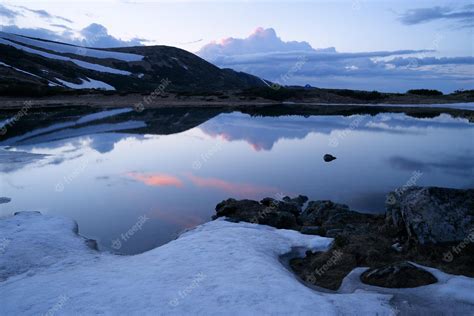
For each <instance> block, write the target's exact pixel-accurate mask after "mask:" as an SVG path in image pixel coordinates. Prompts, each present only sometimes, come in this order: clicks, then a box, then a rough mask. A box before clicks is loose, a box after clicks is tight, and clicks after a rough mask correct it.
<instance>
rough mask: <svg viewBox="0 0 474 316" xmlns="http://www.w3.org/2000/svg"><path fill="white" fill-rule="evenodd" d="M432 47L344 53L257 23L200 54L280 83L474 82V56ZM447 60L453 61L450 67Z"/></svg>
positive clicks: (395, 87)
mask: <svg viewBox="0 0 474 316" xmlns="http://www.w3.org/2000/svg"><path fill="white" fill-rule="evenodd" d="M431 53H434V51H433V50H396V51H374V52H357V53H342V52H338V51H336V49H335V48H334V47H331V48H326V49H314V48H312V47H311V46H310V45H309V44H308V43H307V42H285V41H282V40H281V39H280V38H279V37H278V36H277V34H276V32H275V31H274V30H273V29H262V28H258V29H257V30H256V31H255V32H253V33H252V34H251V35H250V36H249V37H247V38H244V39H236V38H227V39H224V40H221V41H217V42H216V41H214V42H211V43H209V44H207V45H205V46H204V47H203V48H202V49H201V50H200V51H199V52H198V55H199V56H201V57H203V58H204V59H206V60H208V61H210V62H212V63H214V64H216V65H218V66H220V67H225V68H232V69H235V70H238V71H244V72H248V73H251V74H253V75H256V76H259V77H261V78H264V79H267V80H270V81H273V82H277V83H279V84H281V85H305V84H311V85H314V86H320V87H325V88H350V89H364V90H373V89H378V90H381V91H394V92H400V91H406V90H408V89H411V88H414V87H425V88H436V89H441V90H443V91H452V90H455V89H458V88H463V89H472V88H473V87H474V80H473V76H472V71H471V73H470V75H469V71H468V73H466V71H465V68H466V66H469V65H474V58H473V57H453V58H434V57H431V56H429V54H431ZM403 56H405V57H403ZM412 56H422V57H412ZM443 65H450V66H451V68H450V71H449V72H447V71H446V69H443V68H442V66H443ZM461 68H464V69H461Z"/></svg>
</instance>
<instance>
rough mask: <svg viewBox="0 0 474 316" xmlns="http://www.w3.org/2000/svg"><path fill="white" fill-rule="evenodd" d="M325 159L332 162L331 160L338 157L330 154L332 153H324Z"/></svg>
mask: <svg viewBox="0 0 474 316" xmlns="http://www.w3.org/2000/svg"><path fill="white" fill-rule="evenodd" d="M323 159H324V161H326V162H330V161H333V160H335V159H336V157H334V156H333V155H330V154H326V155H324V157H323Z"/></svg>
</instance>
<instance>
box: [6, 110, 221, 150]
mask: <svg viewBox="0 0 474 316" xmlns="http://www.w3.org/2000/svg"><path fill="white" fill-rule="evenodd" d="M89 111H90V112H84V110H83V109H82V108H81V109H71V110H70V111H69V112H67V113H64V112H63V111H62V110H58V112H52V113H49V112H46V113H43V112H39V113H38V112H32V113H31V114H29V115H27V116H25V117H22V118H21V120H19V121H18V122H15V123H13V124H10V125H6V128H7V129H6V133H5V135H0V146H18V145H31V144H39V143H45V142H50V141H55V140H61V139H67V138H72V137H79V136H84V135H91V134H99V133H110V132H126V133H133V134H156V135H169V134H175V133H180V132H183V131H186V130H189V129H191V128H193V127H196V126H198V125H200V124H202V123H203V122H205V121H207V120H209V119H211V118H212V117H214V116H216V115H218V114H219V113H221V111H220V110H219V109H210V110H208V109H197V108H191V109H189V108H177V109H171V108H167V109H153V110H145V111H141V112H137V111H134V110H133V109H132V108H126V109H113V110H104V111H95V112H94V111H92V112H91V110H89Z"/></svg>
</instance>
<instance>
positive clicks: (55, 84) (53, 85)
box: [0, 61, 59, 87]
mask: <svg viewBox="0 0 474 316" xmlns="http://www.w3.org/2000/svg"><path fill="white" fill-rule="evenodd" d="M0 66H4V67H7V68H12V69H13V70H16V71H18V72H21V73H24V74H26V75H30V76H33V77H36V78H38V79H43V80H46V81H48V85H49V86H51V87H55V86H59V85H58V84H57V83H55V82H52V81H49V80H48V79H46V78H43V77H40V76H38V75H35V74H32V73H31V72H28V71H24V70H21V69H19V68H16V67H13V66H10V65H8V64H5V63H3V62H1V61H0Z"/></svg>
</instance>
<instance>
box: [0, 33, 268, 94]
mask: <svg viewBox="0 0 474 316" xmlns="http://www.w3.org/2000/svg"><path fill="white" fill-rule="evenodd" d="M165 81H166V82H169V83H167V84H166V88H167V89H170V90H173V91H192V90H206V91H211V90H218V89H245V88H250V87H261V86H265V84H264V83H263V81H262V80H261V79H259V78H257V77H255V76H252V75H249V74H246V73H242V72H236V71H233V70H230V69H220V68H218V67H216V66H214V65H212V64H210V63H209V62H207V61H205V60H203V59H201V58H200V57H198V56H196V55H194V54H191V53H189V52H187V51H185V50H182V49H178V48H175V47H168V46H140V47H125V48H113V49H95V48H86V47H80V46H74V45H70V44H64V43H58V42H52V41H47V40H42V39H35V38H29V37H24V36H20V35H15V34H10V33H4V32H0V94H8V93H10V94H15V92H18V93H22V92H25V91H28V89H40V90H43V91H47V90H63V89H86V88H97V89H103V90H117V91H119V92H122V91H123V92H125V91H135V92H151V91H154V90H155V89H157V88H158V87H159V86H160V84H163V83H164V82H165Z"/></svg>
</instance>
